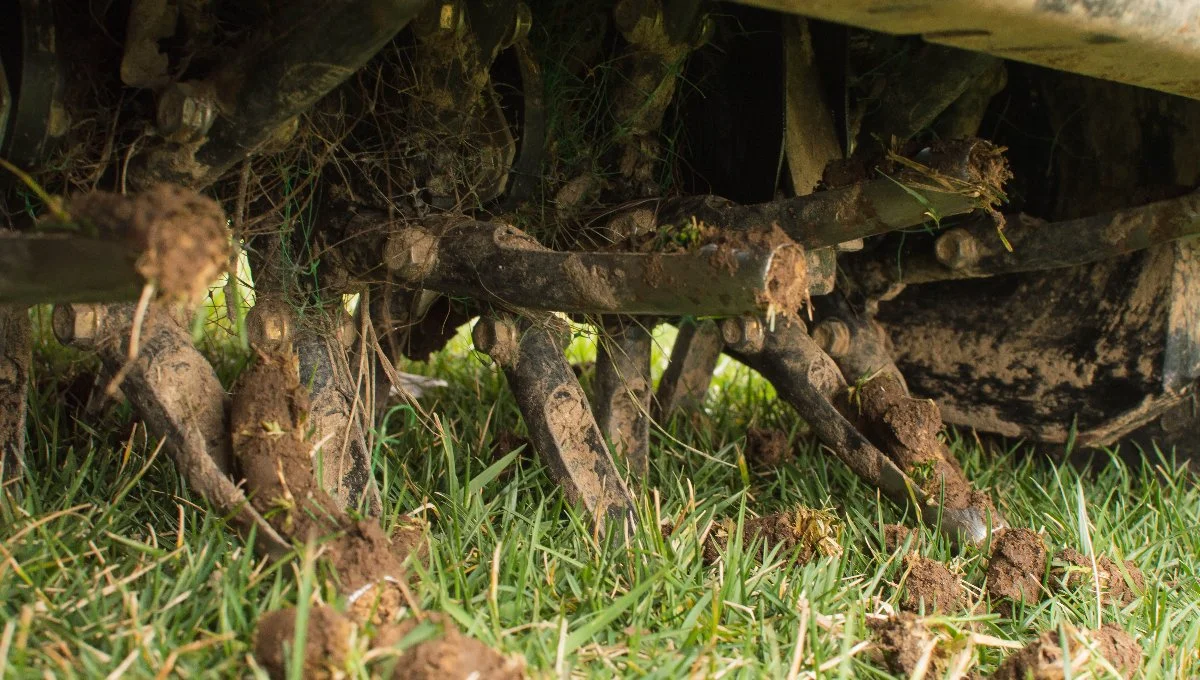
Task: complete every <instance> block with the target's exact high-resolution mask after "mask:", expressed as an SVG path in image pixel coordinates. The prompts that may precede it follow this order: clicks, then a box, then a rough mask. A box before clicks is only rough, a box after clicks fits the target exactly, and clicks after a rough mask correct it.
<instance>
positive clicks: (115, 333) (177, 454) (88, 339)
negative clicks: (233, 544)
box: [53, 303, 290, 556]
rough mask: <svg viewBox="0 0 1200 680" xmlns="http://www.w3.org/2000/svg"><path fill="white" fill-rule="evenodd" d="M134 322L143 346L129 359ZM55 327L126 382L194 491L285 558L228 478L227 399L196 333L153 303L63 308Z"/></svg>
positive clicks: (280, 543) (279, 541)
mask: <svg viewBox="0 0 1200 680" xmlns="http://www.w3.org/2000/svg"><path fill="white" fill-rule="evenodd" d="M135 321H136V322H137V324H138V332H137V337H138V345H137V347H136V350H137V351H136V354H135V356H134V357H133V358H131V357H130V347H129V345H130V340H131V338H132V337H133V336H134V333H133V330H134V324H135ZM53 326H54V332H55V335H56V336H57V337H58V339H59V341H60V342H63V343H66V344H70V345H72V346H74V347H77V348H79V349H86V350H95V351H96V353H97V354H98V355H99V357H100V359H101V361H102V362H103V365H104V374H105V375H106V376H107V378H108V379H110V380H111V379H113V378H117V377H120V378H121V381H120V383H119V387H120V388H121V391H122V392H123V393H124V394H125V395H126V396H128V398H129V401H130V402H131V403H132V404H133V408H134V411H135V412H136V413H137V414H138V416H139V417H140V418H141V420H142V421H143V422H144V423H145V424H146V429H147V430H148V431H149V432H150V433H151V434H152V435H153V436H155V437H157V438H159V439H161V440H162V441H163V442H164V447H165V450H166V451H167V453H168V454H170V456H171V459H172V460H173V461H174V462H175V466H176V468H177V469H178V470H179V473H180V475H182V476H183V478H184V479H185V480H187V483H188V485H189V486H190V487H191V488H192V489H195V490H196V491H198V492H199V493H200V495H202V496H203V497H204V498H205V499H207V500H208V502H210V503H212V504H213V506H214V507H215V508H216V509H217V510H218V511H219V512H221V513H223V514H226V515H228V516H229V518H230V521H231V522H232V523H233V524H234V526H236V527H237V529H238V530H239V531H240V532H241V533H242V534H243V535H247V534H249V533H250V531H251V530H253V531H254V532H255V536H256V541H257V543H256V545H257V547H258V549H259V550H260V551H261V552H264V553H268V554H272V555H276V556H279V555H283V554H284V553H286V552H287V551H288V550H289V549H290V546H289V545H288V543H287V541H286V540H284V539H283V537H281V536H280V535H279V534H278V533H277V532H276V531H275V530H274V529H273V528H271V526H270V524H268V523H267V522H266V520H264V519H263V517H262V516H261V515H259V514H258V513H257V512H256V511H255V510H254V509H253V508H252V507H250V505H249V504H248V502H247V500H246V496H245V494H244V493H243V491H242V490H241V488H239V487H238V486H237V485H236V484H235V483H234V480H233V479H232V478H231V477H230V476H229V475H230V474H231V473H232V471H233V453H232V451H231V448H230V446H231V444H230V439H229V434H230V433H229V416H228V395H227V394H226V392H225V389H224V388H223V387H222V386H221V383H220V382H219V381H218V380H217V375H216V373H215V372H214V371H213V368H212V366H211V365H209V363H208V361H207V360H205V358H204V356H203V355H201V354H200V352H199V351H198V350H197V349H196V348H195V346H194V345H193V344H192V338H191V334H190V333H189V332H188V330H187V329H186V328H184V326H183V325H182V324H181V323H180V322H179V320H177V319H175V318H174V317H173V316H172V313H171V312H170V311H169V310H168V309H167V308H166V307H165V306H162V305H160V304H158V303H151V304H150V305H149V306H148V307H147V308H146V310H145V312H144V313H139V312H138V311H137V310H136V307H135V305H132V304H127V305H86V304H69V305H58V306H56V307H55V309H54V316H53Z"/></svg>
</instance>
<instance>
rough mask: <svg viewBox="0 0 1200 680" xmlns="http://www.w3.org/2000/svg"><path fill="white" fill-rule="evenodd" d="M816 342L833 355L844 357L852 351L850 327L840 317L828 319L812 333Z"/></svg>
mask: <svg viewBox="0 0 1200 680" xmlns="http://www.w3.org/2000/svg"><path fill="white" fill-rule="evenodd" d="M810 335H811V336H812V339H813V341H814V342H816V343H817V346H818V347H820V348H821V351H823V352H825V353H826V354H828V355H829V356H831V357H835V358H836V357H843V356H846V354H847V353H848V352H849V351H850V327H849V326H847V325H846V324H845V322H843V321H842V320H840V319H826V320H824V321H822V322H821V323H819V324H817V325H816V327H815V328H813V329H812V332H811V333H810Z"/></svg>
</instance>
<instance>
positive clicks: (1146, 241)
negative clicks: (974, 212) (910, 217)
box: [885, 192, 1200, 283]
mask: <svg viewBox="0 0 1200 680" xmlns="http://www.w3.org/2000/svg"><path fill="white" fill-rule="evenodd" d="M1197 234H1200V193H1195V192H1193V193H1190V194H1186V195H1184V196H1180V197H1179V198H1172V199H1167V200H1164V201H1157V202H1154V203H1149V204H1147V205H1144V206H1141V207H1137V208H1129V209H1127V210H1118V211H1115V212H1110V213H1105V214H1102V215H1096V216H1094V217H1084V218H1080V219H1075V220H1065V221H1062V222H1046V221H1045V220H1039V219H1036V218H1032V217H1029V216H1026V215H1017V216H1014V217H1011V218H1009V219H1008V220H1006V225H1005V227H1004V230H1003V232H1002V233H1001V232H999V231H998V230H997V228H996V225H995V224H994V223H988V222H979V221H977V222H972V223H969V224H965V225H963V226H959V227H954V228H953V229H950V230H948V231H947V232H946V233H944V234H942V235H941V236H940V237H939V238H938V240H937V241H936V243H935V244H934V248H933V251H932V252H930V251H929V250H928V249H926V250H922V251H917V252H914V253H912V254H911V255H906V256H905V257H904V258H903V263H902V266H900V267H887V268H886V269H885V271H890V272H895V273H896V274H897V275H898V279H899V281H900V282H903V283H926V282H929V281H941V280H945V279H968V278H979V277H986V276H998V275H1001V274H1013V273H1018V272H1027V271H1036V270H1042V269H1059V268H1062V267H1073V266H1077V265H1081V264H1088V263H1090V262H1098V261H1100V260H1104V259H1108V258H1112V257H1118V256H1121V255H1128V254H1129V253H1132V252H1135V251H1138V250H1144V249H1146V248H1149V247H1151V246H1154V245H1159V244H1162V243H1167V242H1169V241H1174V240H1177V239H1181V238H1186V237H1189V236H1195V235H1197ZM1005 240H1007V241H1008V244H1009V245H1008V247H1006V246H1005V243H1004V241H1005ZM1010 248H1011V250H1010Z"/></svg>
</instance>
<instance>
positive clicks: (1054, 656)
mask: <svg viewBox="0 0 1200 680" xmlns="http://www.w3.org/2000/svg"><path fill="white" fill-rule="evenodd" d="M1081 635H1083V636H1086V637H1088V638H1090V640H1091V641H1092V642H1093V643H1095V647H1096V648H1097V651H1098V652H1099V653H1100V655H1101V656H1103V657H1104V658H1105V659H1106V660H1107V661H1108V662H1109V663H1110V664H1112V666H1113V667H1114V668H1115V669H1116V670H1117V671H1118V672H1119V673H1121V675H1122V677H1126V678H1128V677H1132V676H1133V674H1134V673H1135V672H1136V671H1137V669H1138V667H1139V666H1140V665H1141V663H1142V654H1143V652H1142V648H1141V645H1139V644H1138V643H1137V641H1135V640H1134V639H1133V638H1132V637H1130V636H1129V634H1128V633H1126V632H1125V631H1123V630H1121V629H1120V628H1117V627H1116V626H1113V625H1112V624H1105V625H1104V626H1103V627H1102V628H1100V629H1098V630H1093V631H1082V633H1081ZM1088 655H1090V652H1089V651H1088V650H1087V649H1086V648H1084V646H1083V645H1082V644H1080V643H1079V642H1078V641H1076V640H1070V641H1068V644H1067V645H1066V650H1064V645H1063V644H1062V639H1061V636H1060V635H1059V633H1058V631H1052V630H1050V631H1046V632H1044V633H1042V634H1041V635H1040V636H1038V638H1037V639H1036V640H1034V641H1033V642H1030V643H1029V644H1028V645H1026V646H1025V647H1024V648H1023V649H1021V650H1019V651H1017V652H1014V653H1013V654H1012V655H1010V656H1009V657H1008V658H1007V659H1005V660H1004V663H1002V664H1000V667H999V668H997V669H996V672H995V673H993V674H992V678H993V680H1029V679H1030V678H1032V679H1033V680H1060V679H1061V678H1063V677H1065V676H1066V672H1065V668H1066V664H1067V663H1068V662H1069V663H1070V664H1071V670H1072V671H1073V673H1072V674H1073V675H1075V674H1078V673H1079V672H1080V670H1081V669H1082V667H1083V665H1084V663H1085V662H1086V661H1087V656H1088Z"/></svg>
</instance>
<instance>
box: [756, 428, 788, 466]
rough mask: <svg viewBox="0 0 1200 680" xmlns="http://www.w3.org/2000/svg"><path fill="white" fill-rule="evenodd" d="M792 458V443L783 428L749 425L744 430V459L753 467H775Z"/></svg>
mask: <svg viewBox="0 0 1200 680" xmlns="http://www.w3.org/2000/svg"><path fill="white" fill-rule="evenodd" d="M791 458H792V443H791V442H790V441H789V440H788V435H787V433H786V432H784V431H783V430H777V429H774V428H762V427H751V428H749V429H747V430H746V461H747V462H748V463H750V465H752V466H754V467H760V468H777V467H779V466H781V465H783V464H784V463H786V462H788V461H789V460H791Z"/></svg>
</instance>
